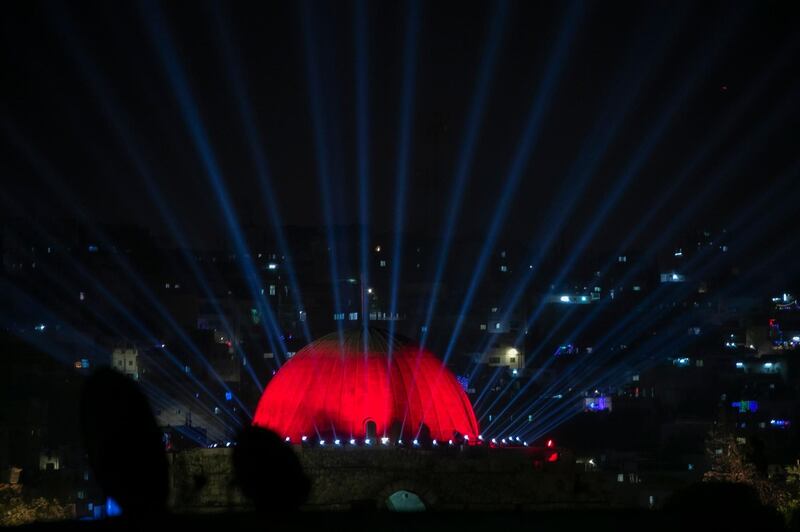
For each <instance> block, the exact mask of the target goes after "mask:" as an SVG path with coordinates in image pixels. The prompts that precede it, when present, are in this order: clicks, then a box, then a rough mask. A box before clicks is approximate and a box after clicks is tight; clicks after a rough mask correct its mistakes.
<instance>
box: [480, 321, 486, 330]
mask: <svg viewBox="0 0 800 532" xmlns="http://www.w3.org/2000/svg"><path fill="white" fill-rule="evenodd" d="M481 330H482V331H485V330H486V324H485V323H481Z"/></svg>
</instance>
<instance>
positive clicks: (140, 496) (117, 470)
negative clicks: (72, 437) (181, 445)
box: [80, 369, 169, 520]
mask: <svg viewBox="0 0 800 532" xmlns="http://www.w3.org/2000/svg"><path fill="white" fill-rule="evenodd" d="M80 418H81V431H82V435H83V440H84V445H85V446H86V451H87V454H88V459H89V465H90V466H91V468H92V470H93V471H94V474H95V477H96V479H97V483H98V484H99V486H100V488H101V489H102V490H103V492H104V493H105V494H106V495H107V496H108V497H112V498H113V499H114V500H115V501H116V502H117V503H118V504H119V506H120V508H121V509H122V516H123V517H124V518H126V519H130V520H139V519H146V518H151V517H155V516H157V515H158V514H161V513H163V512H164V511H165V508H166V504H167V495H168V486H169V479H168V470H167V457H166V455H165V453H164V447H163V443H162V434H161V433H160V431H159V430H158V426H157V425H156V420H155V418H154V417H153V413H152V412H151V410H150V405H149V404H148V402H147V399H146V398H145V396H144V395H143V394H142V392H141V391H140V390H139V388H138V387H137V385H136V383H134V382H133V381H132V380H131V379H130V378H128V377H126V376H124V375H122V374H121V373H118V372H116V371H114V370H112V369H100V370H98V371H96V372H95V373H94V374H93V375H92V376H91V377H89V378H88V379H87V381H86V383H85V385H84V388H83V391H82V393H81V399H80Z"/></svg>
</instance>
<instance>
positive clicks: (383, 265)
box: [380, 260, 386, 268]
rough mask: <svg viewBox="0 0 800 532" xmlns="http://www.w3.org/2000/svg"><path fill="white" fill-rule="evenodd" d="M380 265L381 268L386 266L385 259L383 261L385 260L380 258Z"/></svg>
mask: <svg viewBox="0 0 800 532" xmlns="http://www.w3.org/2000/svg"><path fill="white" fill-rule="evenodd" d="M380 265H381V268H385V267H386V261H385V260H382V261H381V262H380Z"/></svg>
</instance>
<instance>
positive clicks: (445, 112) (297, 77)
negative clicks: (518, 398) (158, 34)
mask: <svg viewBox="0 0 800 532" xmlns="http://www.w3.org/2000/svg"><path fill="white" fill-rule="evenodd" d="M308 6H309V7H310V9H308V10H307V11H306V12H304V10H303V4H301V3H300V2H294V1H292V2H284V3H274V2H269V3H266V2H259V3H252V4H251V3H245V2H236V3H232V4H222V5H217V4H210V3H208V2H194V1H186V2H165V3H163V4H159V6H158V10H159V11H161V14H160V15H154V14H153V7H154V5H153V4H149V3H142V4H140V3H134V2H69V3H63V4H61V3H50V2H29V1H24V2H12V3H4V4H3V16H2V17H0V19H1V21H0V24H2V26H0V27H1V28H2V30H1V31H2V51H0V54H1V55H0V57H2V59H0V76H2V83H1V84H0V85H1V86H2V89H0V90H2V104H1V105H0V125H1V126H2V128H0V138H1V139H2V141H0V172H2V181H3V190H2V196H0V197H2V200H3V205H4V209H5V211H6V212H7V213H9V214H14V213H17V212H24V213H25V214H26V215H28V216H32V217H33V218H34V219H39V220H41V219H52V218H58V217H62V216H64V217H72V216H75V214H76V213H79V215H80V216H83V217H86V219H87V220H89V221H91V220H99V221H104V222H123V223H127V222H131V223H136V224H142V225H144V226H146V227H148V228H151V229H152V230H153V231H155V232H156V233H157V234H162V233H163V230H162V226H163V221H162V220H161V219H160V218H159V215H158V213H157V211H156V210H155V209H154V208H153V202H152V199H151V197H150V193H149V192H148V189H147V187H146V186H145V184H144V182H143V180H142V179H141V178H140V177H139V176H138V175H137V171H136V167H135V165H134V164H133V163H132V160H131V157H130V151H129V150H127V149H126V148H125V140H124V139H123V138H121V135H120V134H119V129H118V128H115V127H114V126H113V125H112V120H111V118H110V115H109V113H111V114H112V115H114V120H116V121H117V123H121V124H123V125H124V128H125V129H126V130H127V134H128V135H129V137H128V141H129V142H131V143H132V144H133V145H134V146H135V150H136V151H137V152H138V153H140V154H141V156H142V158H143V160H144V161H145V163H146V166H147V168H149V171H150V172H151V173H152V177H153V179H154V180H155V182H156V183H157V186H158V188H159V189H160V191H161V193H162V194H163V196H164V200H165V201H166V202H167V203H168V205H169V206H170V208H171V210H172V212H173V213H174V216H175V219H176V220H178V221H179V223H180V224H181V225H182V227H183V229H184V230H185V231H187V233H188V235H189V238H190V239H191V242H190V244H192V245H200V246H213V245H216V244H217V243H218V242H219V239H220V238H221V236H222V235H223V234H224V224H223V222H222V220H221V217H220V216H221V210H220V208H219V202H218V201H217V199H216V197H215V195H214V192H213V190H212V188H211V187H210V186H209V183H208V180H207V179H206V177H205V171H206V170H205V167H204V166H203V163H202V159H201V157H199V155H198V152H197V150H196V149H195V146H194V145H193V143H192V139H191V136H190V135H189V132H188V129H187V127H186V123H185V122H184V120H183V118H182V115H181V113H180V110H179V105H178V99H177V96H176V93H175V91H174V90H173V87H172V86H171V85H170V82H169V78H168V76H167V75H166V72H165V70H164V68H163V63H162V61H161V60H160V59H159V49H158V47H157V45H156V43H155V42H154V39H153V38H152V32H151V31H150V29H149V26H148V25H149V24H151V23H152V21H153V20H154V17H158V16H163V18H164V21H165V25H166V28H167V29H168V30H169V39H171V41H172V42H173V43H174V46H175V47H176V49H177V51H178V55H179V58H180V61H181V66H182V68H183V69H184V71H185V72H186V73H187V76H188V82H189V87H190V90H191V95H192V97H193V98H194V100H195V102H196V104H197V106H198V108H199V112H200V115H201V118H202V121H203V123H204V126H205V128H206V131H207V133H208V134H209V137H210V140H211V145H212V148H213V150H214V152H215V155H216V157H217V159H218V161H219V164H220V167H221V170H222V174H223V177H224V179H225V182H226V184H227V186H228V188H229V191H230V193H231V196H232V200H233V202H234V205H235V208H236V212H237V214H238V216H239V218H240V221H241V222H242V223H245V224H251V223H252V224H256V225H263V226H264V227H268V224H269V221H268V220H269V219H268V217H267V216H266V215H265V206H264V205H265V203H264V201H263V199H262V197H261V194H260V192H259V186H258V184H257V179H256V177H255V175H256V172H255V166H254V163H253V158H252V157H251V154H250V152H249V150H248V147H247V146H248V145H247V140H246V136H245V135H246V133H245V131H246V130H245V127H244V125H243V121H242V120H241V117H240V114H239V108H238V106H237V99H236V96H235V89H234V85H233V84H232V79H233V77H234V75H233V73H232V72H233V71H232V68H234V69H235V68H236V66H235V65H236V64H238V65H239V67H240V71H241V73H242V78H243V80H244V83H245V87H246V93H247V94H248V96H249V104H250V106H251V108H252V117H253V118H254V121H255V124H256V125H257V128H258V132H259V135H260V136H261V142H260V145H261V148H262V153H263V155H264V156H265V158H266V161H267V163H268V165H269V171H270V173H271V176H272V185H273V188H274V190H275V198H276V200H277V202H278V204H279V206H280V211H281V212H280V213H281V217H282V220H283V222H284V224H286V225H301V226H319V225H322V224H323V223H324V219H323V216H322V202H323V197H322V195H321V194H320V187H319V177H318V171H317V168H318V166H317V157H318V154H319V150H318V148H319V146H318V145H317V144H316V143H315V135H314V121H313V117H312V112H311V108H310V103H309V102H310V100H309V77H308V68H307V63H306V57H307V49H306V42H307V41H306V32H308V36H309V37H310V42H312V46H313V47H312V49H311V50H312V53H313V54H314V56H315V57H316V58H317V64H318V65H319V67H320V70H319V73H318V75H319V79H320V83H321V88H320V90H321V94H322V109H323V112H324V116H325V121H326V124H327V129H326V131H325V132H324V138H325V141H326V143H327V149H328V152H329V153H330V165H329V170H330V173H331V177H332V180H333V188H332V190H333V194H332V197H331V198H330V200H331V201H332V202H333V205H334V220H335V222H336V223H340V224H353V223H356V222H357V221H358V178H357V171H356V160H357V142H356V120H355V116H356V85H355V76H356V69H355V65H356V60H355V58H356V48H355V26H354V19H355V9H354V5H353V4H352V3H346V2H311V3H309V4H308ZM367 6H368V17H367V31H368V34H367V55H368V76H369V83H368V96H369V100H368V107H367V109H368V113H369V115H368V120H369V122H368V124H369V132H370V134H369V146H368V153H369V180H370V213H369V223H370V227H371V230H372V231H376V232H384V231H392V230H393V224H394V196H395V187H396V176H397V171H396V167H397V157H398V137H399V131H398V130H399V123H400V101H401V96H402V94H401V92H402V91H401V87H402V78H403V61H404V49H405V38H406V28H407V26H408V14H409V4H408V3H405V2H378V1H373V2H367ZM497 6H498V5H497V4H492V3H482V2H456V3H448V2H424V3H421V4H420V6H419V32H418V33H417V34H416V36H415V38H416V39H417V52H418V53H417V56H416V61H417V65H416V79H415V83H414V85H413V88H414V105H413V133H412V136H411V139H412V144H411V158H410V160H409V189H408V205H407V209H408V210H407V213H406V221H407V223H406V228H407V230H409V231H413V232H417V233H420V234H422V235H424V236H430V237H435V236H437V235H438V234H439V233H440V231H441V227H442V224H443V219H444V211H445V208H446V206H447V204H448V202H449V200H450V197H451V186H452V182H453V176H454V174H455V169H456V162H457V159H458V153H459V148H460V146H461V143H462V142H463V138H464V135H465V130H466V128H467V117H468V116H469V109H470V105H471V101H472V99H473V93H474V91H475V86H476V83H477V82H478V74H479V71H480V65H481V62H482V60H483V58H484V54H485V49H486V45H487V40H488V38H487V37H488V34H489V33H490V27H491V24H492V21H493V20H494V17H496V16H498V15H496V11H498V9H499V8H498V7H497ZM570 9H571V8H570V5H569V4H567V3H566V2H548V3H544V2H530V1H523V2H513V3H511V4H509V5H508V9H507V13H506V14H505V16H504V17H502V19H500V20H501V21H500V24H502V26H501V28H502V29H501V40H500V41H499V44H498V48H497V56H496V64H495V65H494V68H493V70H492V73H491V78H490V81H489V84H488V93H487V99H486V106H485V108H484V109H483V113H482V114H481V116H482V121H481V125H480V130H479V135H478V137H477V141H476V144H475V148H474V155H473V157H472V159H471V164H470V166H469V169H470V170H469V174H468V178H467V185H466V186H467V188H466V190H465V195H464V204H463V208H462V211H461V216H460V217H459V225H458V234H459V235H460V236H472V237H475V238H480V237H481V236H482V234H483V232H484V228H485V227H486V225H487V224H488V223H489V221H490V220H491V218H492V217H493V216H494V215H495V213H496V208H495V207H496V205H497V202H498V199H499V197H500V194H501V191H502V189H503V185H504V183H505V181H506V176H507V174H508V172H509V168H510V166H511V162H512V160H513V159H514V156H515V152H516V150H517V146H518V144H519V142H520V138H521V135H522V132H523V130H524V128H525V125H526V119H527V116H528V113H529V109H530V108H531V105H532V103H533V102H534V100H535V98H536V97H537V95H538V94H539V93H540V91H541V89H542V85H543V82H544V81H545V78H546V75H545V72H546V71H548V66H549V64H550V62H551V57H552V54H553V53H554V49H555V47H556V42H557V40H558V36H559V35H560V34H561V33H562V32H564V31H565V30H564V28H565V25H566V24H567V23H568V22H571V23H574V24H575V28H574V32H575V33H574V38H572V39H569V40H568V42H567V49H566V52H565V55H564V58H563V61H561V62H560V64H559V65H558V68H556V69H555V70H556V71H560V72H558V74H557V75H556V76H555V77H554V79H553V80H552V81H553V83H554V85H553V93H552V97H551V98H550V99H549V100H548V101H547V102H546V104H545V105H546V107H545V113H544V115H543V120H542V122H541V123H540V127H539V129H538V141H537V142H536V143H535V144H534V146H533V151H532V152H531V157H530V158H529V159H527V161H526V162H525V164H524V173H523V175H522V178H521V181H520V184H519V187H518V188H516V190H515V191H514V196H513V198H514V199H513V201H512V202H511V204H510V207H509V208H508V211H507V218H506V221H505V223H504V227H505V229H504V231H503V235H504V236H505V237H507V238H512V239H522V240H526V241H528V240H530V239H532V238H535V237H536V235H539V234H541V233H542V232H544V231H547V230H548V229H549V226H548V221H549V220H550V219H551V218H552V213H553V212H556V211H557V210H558V209H560V208H564V209H568V210H569V212H570V216H569V218H568V223H567V226H566V228H565V231H566V232H565V233H564V235H565V238H566V239H567V241H569V240H570V239H574V238H575V237H576V235H579V234H580V233H581V232H582V231H584V230H585V228H586V227H588V226H589V224H591V223H592V221H593V220H594V219H595V217H596V216H597V213H598V210H599V209H600V207H601V206H602V205H604V204H606V202H608V201H610V200H609V195H610V192H611V191H612V190H614V187H615V183H617V182H618V180H619V178H620V176H621V173H622V172H623V169H624V168H625V167H626V165H628V164H629V163H630V162H631V161H632V160H634V158H635V157H637V155H640V154H641V153H642V143H643V142H644V141H645V140H646V139H647V138H648V135H650V134H651V133H652V132H653V131H654V130H655V128H657V127H658V125H659V124H660V123H661V121H663V120H665V119H667V120H668V122H666V123H665V128H664V130H663V134H662V135H660V136H659V137H658V138H657V142H656V143H655V145H654V147H653V149H652V151H651V152H649V153H648V154H646V157H645V158H644V159H643V161H642V164H641V166H640V169H639V170H638V171H637V172H636V173H635V175H633V176H632V178H631V179H630V181H629V182H628V183H627V184H626V186H625V187H624V189H623V190H622V191H623V193H622V195H621V196H620V197H619V199H618V201H617V202H616V203H614V204H613V206H612V208H611V210H610V214H609V216H608V217H607V218H605V220H604V226H603V230H602V231H599V232H598V239H599V240H598V245H609V246H613V245H615V244H617V243H618V242H619V241H620V240H621V239H622V237H621V235H622V234H624V232H625V231H627V230H628V229H629V228H630V227H631V226H632V225H633V224H635V223H636V221H637V220H639V219H640V218H641V217H642V216H643V215H644V213H646V212H647V211H648V210H649V209H651V208H652V206H653V205H656V204H657V203H658V201H659V199H661V198H662V197H664V196H665V194H667V191H668V190H670V188H671V187H672V186H674V185H677V187H678V188H677V189H676V191H675V193H674V194H673V195H671V196H669V197H668V198H667V200H666V201H665V202H664V204H663V206H662V208H661V210H660V211H659V213H658V214H657V216H656V217H655V219H654V222H653V224H652V226H653V230H652V231H649V232H645V233H644V235H645V238H647V235H648V234H652V233H653V231H658V230H659V228H660V227H663V225H664V224H667V223H669V221H670V220H671V219H673V217H674V216H675V214H676V213H677V212H680V211H681V209H682V208H683V206H684V205H685V204H686V202H687V198H690V197H692V195H694V194H697V193H698V191H699V190H703V189H704V186H705V185H707V184H709V183H710V184H711V185H710V186H711V187H712V188H711V189H710V192H709V193H707V195H706V196H704V197H703V200H702V203H701V208H699V209H697V210H696V212H693V214H692V215H691V217H690V220H689V221H687V223H686V229H687V230H690V229H698V228H703V227H706V226H708V227H709V228H712V229H721V228H722V227H725V226H726V224H727V223H728V221H729V220H730V219H732V218H735V216H736V213H737V212H738V211H739V210H740V209H742V208H743V207H745V206H746V205H747V204H748V202H749V201H751V199H752V198H753V197H754V196H756V195H757V194H758V193H760V192H762V191H764V190H766V189H769V188H770V187H784V186H786V183H789V184H794V183H796V182H797V179H796V178H794V179H788V180H785V182H780V181H779V178H780V176H781V173H782V172H784V171H785V170H786V169H788V168H791V165H792V164H793V163H795V161H796V160H797V157H798V131H800V127H799V126H800V121H799V120H798V118H799V117H800V114H799V113H798V105H799V104H798V100H799V99H798V98H797V95H798V87H800V85H799V83H800V70H798V68H797V65H798V64H800V62H798V58H800V52H799V51H800V48H799V47H798V44H799V43H800V39H799V38H798V31H797V28H798V27H800V26H799V25H798V16H797V15H798V9H797V4H796V3H794V2H767V1H761V0H759V1H757V2H730V1H726V2H671V1H670V2H632V3H624V2H585V3H582V4H579V6H578V8H577V9H575V10H573V11H570ZM575 12H577V13H578V16H577V17H575V16H574V15H575ZM500 16H502V15H500ZM569 17H572V18H571V19H570V18H569ZM565 21H567V22H565ZM228 47H229V48H228ZM226 50H227V51H226ZM231 57H233V58H234V60H233V61H231V60H230V58H231ZM682 91H683V92H682ZM684 93H685V94H684ZM681 94H684V96H681ZM676 98H677V100H676ZM104 102H112V104H111V105H110V106H109V105H106V104H104ZM668 110H670V111H669V112H668ZM704 146H708V153H707V156H705V157H704V158H703V159H702V161H701V162H700V163H699V164H698V165H697V167H696V169H695V171H693V172H692V173H691V175H690V176H687V177H686V178H685V179H683V180H682V181H676V176H677V175H680V172H681V170H682V169H683V168H684V167H686V165H688V164H689V163H690V162H691V161H692V157H694V156H695V155H696V154H698V153H699V152H700V150H702V149H703V147H704ZM592 150H599V151H598V153H597V157H596V159H595V160H594V162H595V164H593V166H592V167H591V169H590V170H589V172H590V173H589V174H587V175H588V179H586V180H585V181H580V180H579V179H578V178H577V177H576V173H575V172H574V168H575V167H576V166H575V165H578V168H587V166H585V165H584V166H580V165H581V164H584V163H582V162H581V161H584V160H587V157H589V158H590V156H589V154H591V153H593V152H592ZM734 157H740V159H736V160H735V163H734V164H728V167H726V166H725V165H726V164H727V163H730V161H731V160H732V158H734ZM731 166H732V167H731ZM722 168H729V169H728V170H727V171H726V172H725V173H724V174H723V175H722V176H721V177H720V179H719V181H718V182H712V181H711V180H712V177H713V176H715V175H717V172H718V171H719V170H720V169H722ZM578 174H580V172H578ZM59 183H60V184H59ZM787 190H788V189H787ZM573 194H577V196H576V198H577V200H576V201H575V202H574V203H568V202H565V198H569V197H571V196H572V195H573ZM786 201H796V200H793V199H792V198H786ZM9 205H12V206H13V207H14V209H9V208H8V206H9ZM765 214H767V213H765ZM785 227H787V228H788V227H790V224H789V221H788V220H787V224H786V225H785Z"/></svg>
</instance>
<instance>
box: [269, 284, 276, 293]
mask: <svg viewBox="0 0 800 532" xmlns="http://www.w3.org/2000/svg"><path fill="white" fill-rule="evenodd" d="M269 295H271V296H274V295H275V285H274V284H271V285H269Z"/></svg>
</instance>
